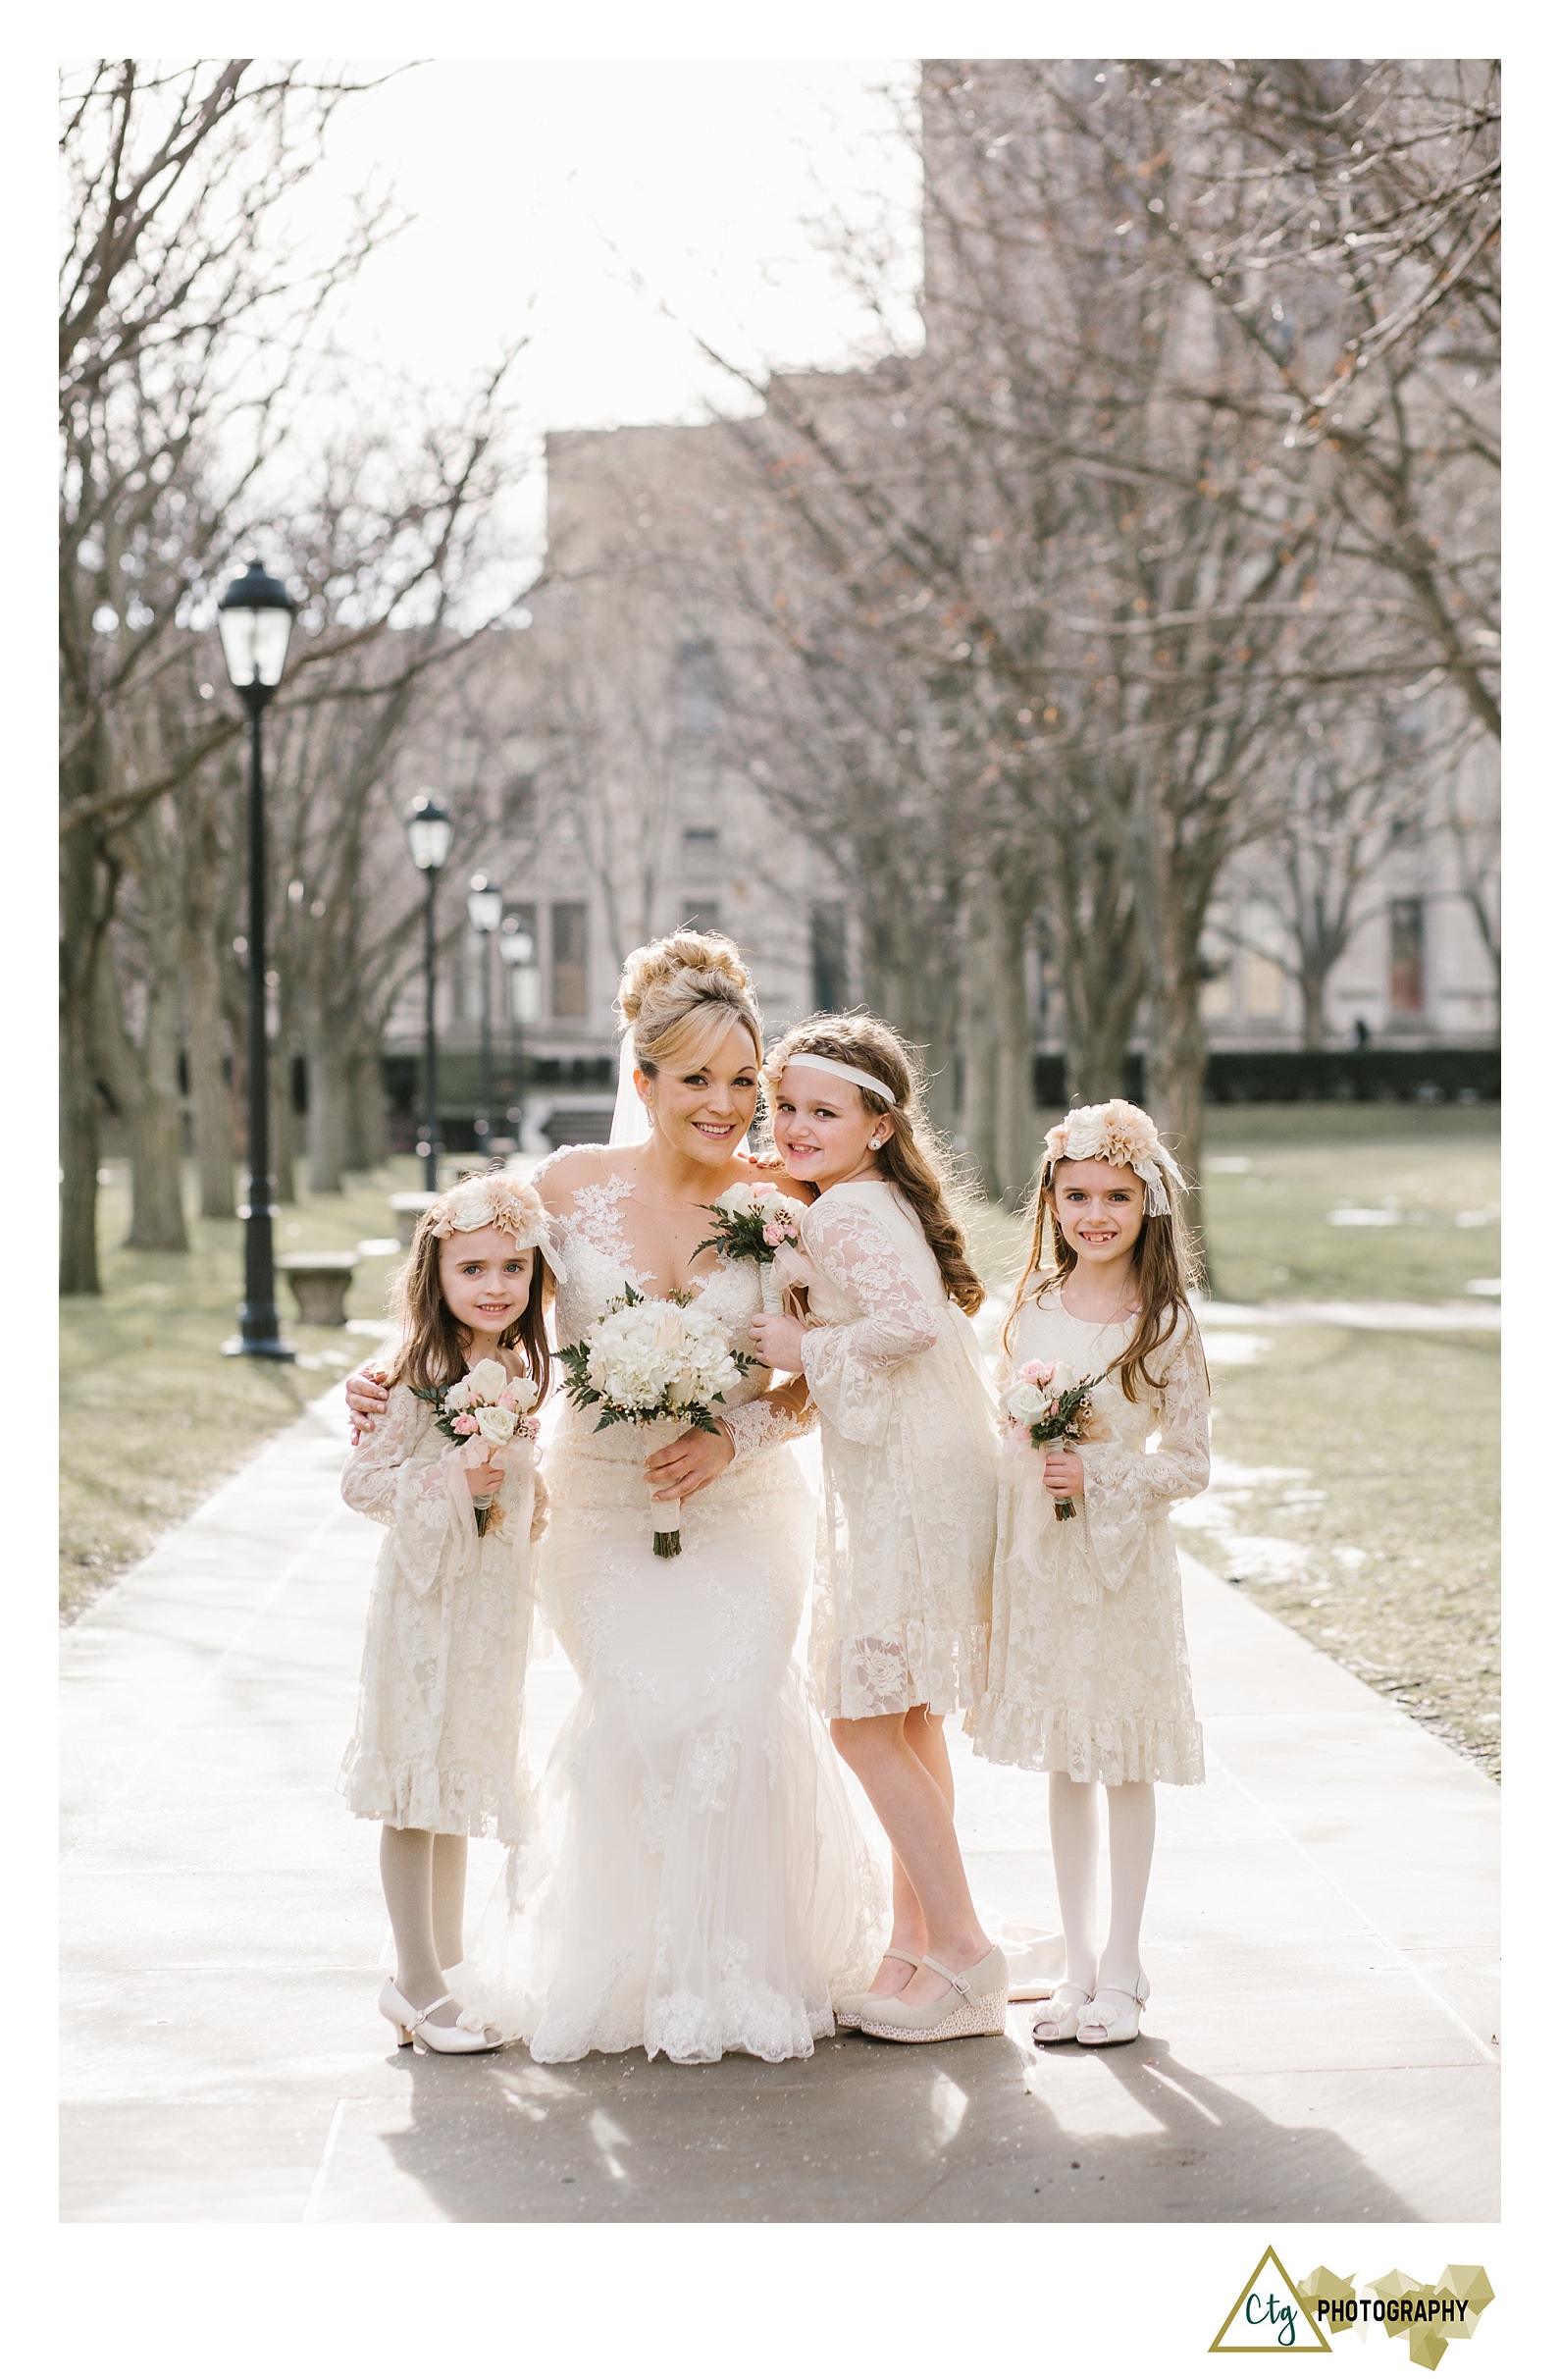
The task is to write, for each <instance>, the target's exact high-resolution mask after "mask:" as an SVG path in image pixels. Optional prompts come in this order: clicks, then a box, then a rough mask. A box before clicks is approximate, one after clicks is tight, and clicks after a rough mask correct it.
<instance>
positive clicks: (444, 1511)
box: [341, 1388, 477, 1595]
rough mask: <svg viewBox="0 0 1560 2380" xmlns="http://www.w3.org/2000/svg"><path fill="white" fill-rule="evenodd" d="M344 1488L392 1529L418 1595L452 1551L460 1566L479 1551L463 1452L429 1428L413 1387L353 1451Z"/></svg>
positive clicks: (398, 1395)
mask: <svg viewBox="0 0 1560 2380" xmlns="http://www.w3.org/2000/svg"><path fill="white" fill-rule="evenodd" d="M341 1494H342V1495H343V1497H344V1498H345V1499H346V1502H347V1503H348V1504H349V1505H350V1506H351V1507H352V1508H353V1510H354V1511H357V1512H363V1513H366V1514H367V1516H368V1518H369V1519H370V1520H378V1521H382V1522H383V1523H384V1525H385V1526H386V1527H387V1528H388V1529H390V1532H391V1534H392V1536H393V1539H394V1544H395V1560H396V1561H397V1563H398V1564H399V1566H400V1569H401V1571H402V1573H403V1574H404V1576H405V1578H406V1581H407V1583H408V1585H409V1586H410V1587H411V1588H412V1589H413V1591H414V1592H415V1593H416V1594H418V1595H426V1594H428V1593H429V1591H430V1589H431V1588H433V1587H434V1586H435V1585H437V1583H438V1580H439V1574H440V1571H441V1569H442V1567H443V1566H444V1563H445V1558H446V1556H448V1555H451V1554H453V1555H454V1556H455V1557H456V1560H455V1562H454V1567H455V1568H456V1569H461V1568H464V1566H465V1564H466V1562H467V1561H468V1560H470V1558H471V1556H472V1555H473V1554H474V1553H475V1551H476V1546H477V1523H476V1518H475V1515H474V1512H473V1507H472V1502H471V1490H470V1488H469V1487H468V1485H467V1483H466V1473H465V1469H464V1466H463V1464H462V1461H461V1450H460V1449H459V1447H452V1446H447V1445H446V1444H445V1442H444V1440H443V1439H442V1437H440V1435H439V1434H438V1432H437V1431H435V1430H433V1429H431V1428H430V1427H429V1426H428V1415H427V1412H426V1409H425V1408H424V1407H423V1406H422V1404H421V1403H420V1402H419V1401H418V1399H417V1398H415V1397H414V1396H413V1395H412V1393H411V1390H410V1389H408V1388H394V1389H391V1391H390V1404H389V1408H388V1410H387V1412H386V1414H385V1418H384V1420H383V1421H382V1422H381V1423H380V1424H379V1427H378V1428H377V1429H376V1430H375V1431H373V1433H372V1434H371V1436H369V1437H368V1438H366V1439H365V1440H364V1441H363V1444H362V1445H361V1446H359V1447H356V1448H354V1450H353V1452H352V1454H350V1455H349V1456H348V1457H347V1463H346V1469H345V1470H344V1472H343V1473H342V1475H341Z"/></svg>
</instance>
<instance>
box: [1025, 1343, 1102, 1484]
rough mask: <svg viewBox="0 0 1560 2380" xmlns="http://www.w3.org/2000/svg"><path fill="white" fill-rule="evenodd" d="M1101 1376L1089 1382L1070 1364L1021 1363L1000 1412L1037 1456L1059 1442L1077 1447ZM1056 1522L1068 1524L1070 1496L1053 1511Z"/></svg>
mask: <svg viewBox="0 0 1560 2380" xmlns="http://www.w3.org/2000/svg"><path fill="white" fill-rule="evenodd" d="M1104 1377H1105V1375H1104V1373H1103V1372H1102V1373H1100V1374H1098V1375H1096V1377H1095V1378H1093V1379H1090V1380H1080V1379H1079V1378H1078V1377H1077V1374H1076V1373H1075V1372H1074V1371H1073V1370H1072V1367H1071V1365H1070V1364H1066V1363H1039V1362H1033V1363H1022V1364H1020V1365H1019V1366H1018V1377H1017V1379H1016V1380H1015V1381H1014V1384H1013V1386H1012V1388H1011V1389H1010V1390H1009V1391H1008V1394H1007V1396H1006V1397H1005V1398H1004V1399H1003V1401H1002V1402H1003V1410H1004V1411H1005V1412H1006V1413H1007V1415H1008V1418H1009V1420H1010V1421H1011V1422H1012V1423H1013V1424H1014V1427H1015V1428H1017V1429H1020V1430H1022V1431H1023V1432H1024V1433H1025V1435H1026V1436H1027V1438H1028V1440H1029V1444H1030V1445H1031V1446H1032V1447H1033V1448H1034V1450H1035V1452H1036V1454H1043V1453H1044V1451H1045V1449H1046V1448H1047V1447H1048V1446H1054V1445H1055V1444H1056V1443H1057V1442H1058V1441H1059V1440H1060V1442H1061V1443H1062V1445H1063V1446H1069V1447H1073V1446H1077V1445H1078V1444H1079V1443H1080V1441H1081V1440H1082V1439H1083V1438H1085V1437H1086V1436H1087V1434H1088V1429H1089V1424H1090V1422H1091V1421H1092V1420H1093V1419H1094V1407H1093V1405H1092V1404H1091V1402H1090V1393H1091V1391H1093V1390H1095V1389H1097V1388H1098V1387H1099V1386H1100V1383H1101V1381H1102V1380H1103V1379H1104ZM1053 1508H1054V1510H1055V1512H1056V1516H1057V1518H1058V1520H1070V1519H1071V1518H1072V1516H1073V1514H1074V1513H1075V1512H1076V1510H1077V1506H1076V1505H1075V1504H1074V1503H1073V1501H1072V1499H1071V1497H1070V1496H1065V1497H1064V1498H1063V1499H1062V1501H1061V1503H1060V1504H1056V1505H1054V1507H1053Z"/></svg>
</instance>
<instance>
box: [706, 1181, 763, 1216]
mask: <svg viewBox="0 0 1560 2380" xmlns="http://www.w3.org/2000/svg"><path fill="white" fill-rule="evenodd" d="M754 1194H755V1193H754V1188H753V1185H752V1184H751V1183H749V1182H734V1183H733V1184H732V1186H731V1188H730V1190H722V1191H721V1193H720V1196H719V1197H718V1198H717V1199H715V1200H714V1204H715V1205H716V1206H718V1207H719V1208H720V1209H721V1210H722V1212H723V1213H725V1214H728V1215H751V1214H752V1213H753V1211H754ZM757 1194H758V1195H761V1194H762V1193H761V1192H759V1193H757Z"/></svg>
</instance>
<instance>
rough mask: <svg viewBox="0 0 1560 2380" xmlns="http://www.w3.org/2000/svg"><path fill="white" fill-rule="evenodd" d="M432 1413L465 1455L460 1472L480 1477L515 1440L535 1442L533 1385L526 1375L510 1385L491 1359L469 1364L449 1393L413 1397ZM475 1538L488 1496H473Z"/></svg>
mask: <svg viewBox="0 0 1560 2380" xmlns="http://www.w3.org/2000/svg"><path fill="white" fill-rule="evenodd" d="M414 1394H415V1395H416V1396H419V1397H421V1398H422V1399H423V1401H424V1402H425V1403H428V1404H431V1405H432V1406H433V1408H434V1420H435V1423H436V1425H437V1426H438V1428H439V1429H440V1430H441V1431H442V1433H443V1435H444V1437H446V1438H447V1439H448V1440H449V1441H450V1443H451V1444H452V1445H453V1446H457V1447H463V1448H464V1449H465V1468H466V1469H467V1470H468V1471H480V1470H481V1469H482V1467H483V1466H484V1464H485V1463H490V1462H492V1460H493V1458H494V1454H499V1453H501V1452H502V1450H503V1449H504V1448H505V1447H506V1446H509V1445H510V1444H511V1443H512V1442H513V1441H514V1440H515V1439H517V1438H535V1437H536V1436H537V1435H538V1432H539V1431H540V1429H541V1426H542V1425H541V1423H540V1421H533V1420H532V1419H531V1418H530V1414H531V1410H532V1407H533V1406H534V1405H535V1403H536V1402H537V1384H536V1382H535V1381H534V1380H532V1379H530V1378H529V1377H528V1376H526V1375H525V1374H523V1373H522V1374H521V1375H520V1376H519V1377H518V1378H516V1379H511V1378H510V1376H509V1374H508V1372H507V1371H505V1369H504V1367H503V1365H502V1364H501V1363H500V1362H499V1361H498V1359H497V1357H496V1356H494V1355H485V1356H484V1357H483V1359H482V1361H481V1363H474V1364H473V1365H472V1367H471V1369H470V1371H469V1372H468V1373H467V1374H466V1376H465V1378H464V1379H463V1380H457V1381H456V1382H455V1384H454V1386H453V1388H447V1389H418V1390H416V1391H415V1392H414ZM471 1501H472V1506H473V1508H474V1509H475V1512H476V1516H477V1535H478V1536H479V1537H481V1536H482V1535H483V1534H484V1533H485V1531H486V1529H487V1526H488V1514H489V1508H490V1507H491V1506H492V1504H493V1501H494V1500H493V1498H492V1497H491V1496H474V1497H473V1498H472V1500H471Z"/></svg>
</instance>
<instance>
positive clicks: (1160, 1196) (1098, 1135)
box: [1045, 1099, 1186, 1215]
mask: <svg viewBox="0 0 1560 2380" xmlns="http://www.w3.org/2000/svg"><path fill="white" fill-rule="evenodd" d="M1064 1157H1093V1158H1095V1159H1097V1160H1098V1162H1099V1163H1100V1164H1102V1165H1120V1166H1124V1167H1125V1168H1126V1169H1127V1170H1128V1172H1130V1173H1134V1174H1136V1176H1137V1177H1138V1180H1139V1181H1140V1182H1141V1183H1142V1184H1143V1185H1144V1187H1145V1189H1146V1190H1147V1191H1148V1196H1147V1198H1146V1199H1145V1200H1144V1211H1145V1213H1147V1214H1150V1215H1168V1214H1169V1213H1170V1193H1169V1191H1168V1190H1166V1188H1165V1176H1166V1175H1167V1174H1169V1176H1170V1180H1171V1181H1172V1182H1173V1183H1174V1184H1175V1186H1176V1188H1177V1189H1178V1190H1184V1189H1185V1188H1186V1184H1185V1182H1184V1180H1183V1179H1182V1176H1181V1170H1180V1167H1179V1166H1178V1165H1177V1164H1176V1162H1175V1160H1174V1158H1173V1157H1172V1156H1171V1155H1170V1150H1169V1149H1168V1148H1167V1147H1166V1146H1165V1143H1164V1141H1163V1140H1162V1139H1161V1138H1160V1137H1159V1128H1158V1126H1157V1125H1156V1124H1155V1122H1154V1119H1153V1117H1152V1116H1145V1115H1144V1113H1143V1110H1142V1109H1141V1108H1140V1107H1134V1106H1133V1105H1132V1103H1131V1101H1130V1100H1129V1099H1107V1100H1106V1101H1105V1103H1104V1105H1103V1106H1102V1107H1074V1108H1070V1109H1069V1110H1068V1112H1067V1113H1066V1115H1065V1116H1064V1117H1063V1119H1062V1121H1061V1123H1060V1124H1053V1125H1052V1127H1051V1130H1050V1131H1049V1132H1048V1133H1047V1135H1046V1158H1045V1161H1046V1172H1047V1174H1048V1176H1049V1175H1051V1174H1054V1173H1055V1172H1056V1169H1057V1167H1058V1165H1059V1164H1060V1163H1061V1161H1062V1159H1063V1158H1064Z"/></svg>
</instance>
